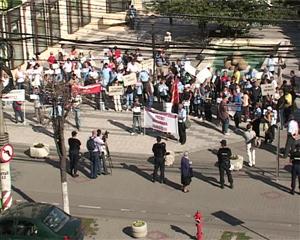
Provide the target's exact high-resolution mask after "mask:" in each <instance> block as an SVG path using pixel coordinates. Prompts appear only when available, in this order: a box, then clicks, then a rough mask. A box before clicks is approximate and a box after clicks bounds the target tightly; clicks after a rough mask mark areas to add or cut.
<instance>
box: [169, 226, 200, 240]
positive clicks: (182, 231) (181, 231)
mask: <svg viewBox="0 0 300 240" xmlns="http://www.w3.org/2000/svg"><path fill="white" fill-rule="evenodd" d="M170 226H171V229H172V230H174V231H175V232H178V233H181V234H183V235H186V236H187V237H188V239H196V237H195V236H193V235H191V234H189V233H188V232H186V231H185V230H183V229H182V228H180V227H177V226H175V225H170Z"/></svg>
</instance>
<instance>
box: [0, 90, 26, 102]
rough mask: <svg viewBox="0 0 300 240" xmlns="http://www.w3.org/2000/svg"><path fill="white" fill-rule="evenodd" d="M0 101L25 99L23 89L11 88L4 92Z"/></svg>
mask: <svg viewBox="0 0 300 240" xmlns="http://www.w3.org/2000/svg"><path fill="white" fill-rule="evenodd" d="M2 101H4V102H12V101H21V102H24V101H25V90H24V89H19V90H11V91H10V92H8V93H4V94H3V95H2Z"/></svg>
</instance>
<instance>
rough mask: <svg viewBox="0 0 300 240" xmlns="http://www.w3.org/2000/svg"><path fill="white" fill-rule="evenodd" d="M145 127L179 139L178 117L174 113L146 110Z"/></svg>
mask: <svg viewBox="0 0 300 240" xmlns="http://www.w3.org/2000/svg"><path fill="white" fill-rule="evenodd" d="M144 127H145V128H152V129H154V130H157V131H160V132H164V133H171V134H172V135H173V136H174V137H176V138H178V137H179V133H178V116H177V114H173V113H166V112H160V111H157V110H155V109H153V108H151V109H150V108H145V109H144Z"/></svg>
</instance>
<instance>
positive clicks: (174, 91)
mask: <svg viewBox="0 0 300 240" xmlns="http://www.w3.org/2000/svg"><path fill="white" fill-rule="evenodd" d="M178 83H179V80H178V78H175V80H174V82H173V85H172V89H171V93H172V100H171V102H172V104H173V105H176V104H179V91H178Z"/></svg>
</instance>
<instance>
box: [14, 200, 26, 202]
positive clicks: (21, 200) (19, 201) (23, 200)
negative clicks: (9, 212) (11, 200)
mask: <svg viewBox="0 0 300 240" xmlns="http://www.w3.org/2000/svg"><path fill="white" fill-rule="evenodd" d="M16 202H24V200H21V199H17V200H16Z"/></svg>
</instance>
